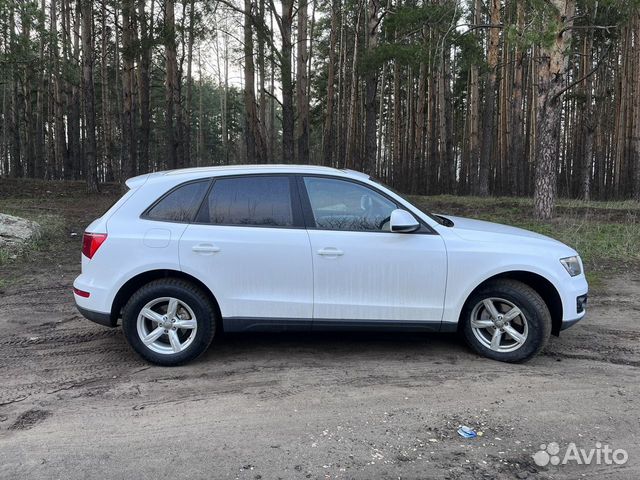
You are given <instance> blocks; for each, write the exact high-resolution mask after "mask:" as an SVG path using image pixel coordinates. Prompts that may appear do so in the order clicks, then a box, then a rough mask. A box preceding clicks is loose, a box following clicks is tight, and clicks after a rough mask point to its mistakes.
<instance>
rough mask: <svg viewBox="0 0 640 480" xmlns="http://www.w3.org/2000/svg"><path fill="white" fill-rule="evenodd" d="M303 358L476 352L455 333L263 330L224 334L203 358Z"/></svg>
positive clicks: (440, 356)
mask: <svg viewBox="0 0 640 480" xmlns="http://www.w3.org/2000/svg"><path fill="white" fill-rule="evenodd" d="M265 355H268V356H269V358H270V359H272V360H273V359H274V358H277V357H282V359H287V360H288V361H292V360H295V358H296V357H298V358H300V359H309V358H310V357H311V358H318V359H320V358H322V359H337V358H342V359H348V358H349V357H352V358H354V359H355V358H360V359H364V358H367V357H371V358H373V359H380V358H381V357H385V358H397V359H405V360H406V359H407V358H410V357H414V358H416V359H417V358H418V357H420V358H422V359H424V358H425V357H427V358H433V359H434V360H435V361H443V362H451V361H453V362H455V361H456V360H457V357H463V356H464V357H467V356H472V355H473V353H472V352H471V351H470V350H469V349H468V348H467V346H466V345H465V344H464V342H463V341H462V340H461V339H460V337H458V335H456V334H452V333H408V332H349V331H347V332H281V333H273V332H260V333H257V332H256V333H254V332H251V333H224V334H222V335H220V336H218V337H216V338H215V339H214V341H213V344H212V345H211V347H210V348H209V349H208V351H207V352H206V353H205V354H204V355H203V356H202V357H200V358H201V359H202V360H204V361H207V360H208V359H216V360H217V361H220V360H225V359H229V360H231V359H234V358H243V359H245V360H249V359H255V360H257V359H259V358H266V357H265Z"/></svg>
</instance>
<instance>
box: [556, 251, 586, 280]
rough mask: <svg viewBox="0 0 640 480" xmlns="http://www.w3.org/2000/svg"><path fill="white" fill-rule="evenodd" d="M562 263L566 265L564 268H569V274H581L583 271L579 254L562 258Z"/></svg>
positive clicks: (573, 275)
mask: <svg viewBox="0 0 640 480" xmlns="http://www.w3.org/2000/svg"><path fill="white" fill-rule="evenodd" d="M560 263H561V264H562V265H564V268H566V269H567V272H569V275H571V276H572V277H575V276H576V275H580V274H581V273H582V266H581V265H580V257H578V256H577V255H576V256H575V257H567V258H561V259H560Z"/></svg>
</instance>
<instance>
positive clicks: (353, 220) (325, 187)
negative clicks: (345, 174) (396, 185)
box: [304, 177, 397, 232]
mask: <svg viewBox="0 0 640 480" xmlns="http://www.w3.org/2000/svg"><path fill="white" fill-rule="evenodd" d="M304 184H305V186H306V188H307V193H308V195H309V201H310V203H311V210H312V211H313V217H314V219H315V222H316V227H317V228H320V229H323V230H345V231H359V232H371V231H374V232H376V231H378V232H379V231H386V232H389V231H390V228H389V218H390V217H391V212H393V211H394V210H395V209H396V208H397V206H396V204H395V203H393V202H392V201H390V200H388V199H387V198H385V197H383V196H382V195H380V194H379V193H377V192H375V191H374V190H372V189H370V188H367V187H365V186H362V185H359V184H357V183H353V182H349V181H345V180H338V179H334V178H323V177H305V178H304Z"/></svg>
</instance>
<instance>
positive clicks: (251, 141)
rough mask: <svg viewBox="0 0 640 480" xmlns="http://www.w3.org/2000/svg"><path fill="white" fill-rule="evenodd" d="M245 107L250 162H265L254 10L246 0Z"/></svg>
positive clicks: (249, 1) (248, 159) (248, 160)
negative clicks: (255, 64) (260, 120)
mask: <svg viewBox="0 0 640 480" xmlns="http://www.w3.org/2000/svg"><path fill="white" fill-rule="evenodd" d="M244 7H245V13H244V108H245V142H246V148H247V162H248V163H265V160H266V158H265V153H266V147H265V140H264V139H263V138H262V134H261V129H260V126H259V120H258V106H257V104H256V92H255V81H256V77H255V66H254V64H253V24H254V21H253V12H252V1H251V0H245V1H244Z"/></svg>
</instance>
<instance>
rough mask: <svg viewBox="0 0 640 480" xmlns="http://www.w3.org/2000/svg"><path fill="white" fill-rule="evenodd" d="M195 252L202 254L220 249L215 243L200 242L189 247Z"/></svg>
mask: <svg viewBox="0 0 640 480" xmlns="http://www.w3.org/2000/svg"><path fill="white" fill-rule="evenodd" d="M191 250H193V251H194V252H195V253H202V254H204V255H206V254H210V253H217V252H219V251H220V247H216V246H215V245H211V244H210V243H201V244H199V245H194V246H193V247H191Z"/></svg>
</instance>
